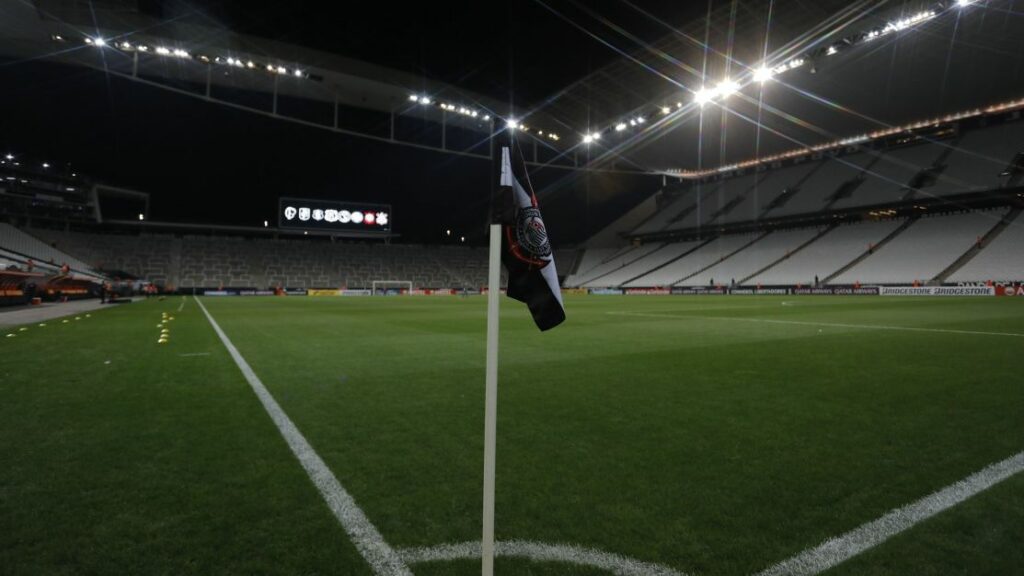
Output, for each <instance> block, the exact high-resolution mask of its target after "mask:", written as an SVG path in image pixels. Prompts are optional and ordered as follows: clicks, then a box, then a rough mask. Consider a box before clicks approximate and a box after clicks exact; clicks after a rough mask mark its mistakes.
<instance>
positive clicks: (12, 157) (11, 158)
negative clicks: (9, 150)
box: [4, 154, 14, 160]
mask: <svg viewBox="0 0 1024 576" xmlns="http://www.w3.org/2000/svg"><path fill="white" fill-rule="evenodd" d="M4 158H7V159H8V160H14V154H8V155H6V156H4Z"/></svg>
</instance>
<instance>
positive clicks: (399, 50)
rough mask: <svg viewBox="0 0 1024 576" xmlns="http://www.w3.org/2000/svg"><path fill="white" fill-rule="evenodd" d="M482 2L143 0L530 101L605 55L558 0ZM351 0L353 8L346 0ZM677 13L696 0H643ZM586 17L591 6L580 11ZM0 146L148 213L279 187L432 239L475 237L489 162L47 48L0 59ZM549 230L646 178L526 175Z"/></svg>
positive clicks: (189, 211) (559, 237)
mask: <svg viewBox="0 0 1024 576" xmlns="http://www.w3.org/2000/svg"><path fill="white" fill-rule="evenodd" d="M545 1H547V2H548V6H550V8H551V9H548V8H545V7H544V6H543V5H541V4H540V3H539V2H531V1H523V0H516V1H512V2H507V3H500V4H499V3H493V5H492V6H491V7H490V8H489V10H490V12H489V13H488V12H485V11H482V10H483V8H482V6H485V5H487V4H491V3H483V2H462V1H458V2H441V3H420V4H414V3H404V2H403V3H398V2H393V3H385V2H377V3H365V2H360V3H350V2H345V3H336V4H337V5H338V6H339V8H337V9H336V10H335V11H333V12H331V11H327V9H326V8H325V6H327V5H328V4H327V3H323V2H311V1H305V0H291V1H288V2H273V3H266V5H262V4H261V3H258V2H248V1H247V2H218V3H203V4H202V5H201V6H197V5H196V4H185V3H182V2H178V1H177V0H166V1H155V0H143V1H142V2H140V7H141V9H142V10H143V11H144V12H146V13H148V14H149V15H153V16H157V17H160V18H175V17H178V16H180V15H181V14H191V15H192V17H194V16H195V11H196V10H200V11H202V13H203V16H202V18H204V19H209V20H212V21H214V22H218V23H220V24H221V25H223V26H225V27H227V28H229V29H231V30H234V31H239V32H242V33H247V34H253V35H258V36H263V37H268V38H272V39H276V40H281V41H286V42H291V43H295V44H301V45H304V46H308V47H312V48H317V49H321V50H325V51H330V52H334V53H338V54H342V55H345V56H349V57H354V58H358V59H363V60H367V61H370V62H374V63H378V64H382V65H387V66H390V67H394V68H398V69H401V70H406V71H411V72H414V73H417V74H422V75H424V76H427V77H430V78H436V79H440V80H443V81H447V82H450V83H453V84H456V85H458V86H460V87H464V88H466V89H469V90H473V91H478V92H480V93H484V94H487V95H490V96H493V97H496V98H507V97H508V96H509V92H510V89H511V88H513V87H514V97H515V98H516V100H517V102H527V103H529V102H535V101H537V100H539V99H542V98H544V97H546V96H547V95H548V94H550V93H551V92H552V91H554V90H557V89H558V88H560V87H561V86H564V85H565V84H568V83H570V82H572V81H574V80H577V79H578V78H580V77H582V76H584V75H586V74H588V73H589V72H591V71H592V70H594V69H595V68H597V67H600V66H602V65H604V64H606V63H608V62H609V61H611V60H612V59H613V58H615V53H614V52H613V51H611V50H610V49H608V48H607V47H605V46H603V45H601V44H600V43H598V42H596V41H594V40H593V39H592V38H590V37H588V36H587V35H586V34H584V33H582V32H580V31H579V30H577V29H575V28H574V27H572V26H570V25H569V24H567V23H566V22H565V21H564V20H563V19H562V18H560V17H558V16H556V15H555V14H553V12H552V10H556V11H558V12H560V13H562V14H563V17H564V18H569V19H573V20H574V21H576V22H577V23H580V24H582V25H584V27H586V28H588V29H595V30H597V29H600V25H598V24H597V23H596V22H594V20H593V19H592V18H591V17H588V16H585V15H582V13H581V12H580V11H579V10H578V8H577V7H575V6H574V5H573V4H572V3H570V2H566V1H564V0H545ZM357 6H358V8H357ZM644 6H645V8H646V9H648V10H650V11H653V12H655V13H656V14H664V15H665V17H666V19H669V20H672V21H678V22H679V23H683V22H685V21H686V20H688V19H692V18H694V17H695V14H696V15H698V16H699V14H700V13H702V11H703V10H704V9H705V8H706V5H703V4H687V6H689V7H685V6H684V7H680V3H671V2H664V1H659V2H650V3H644ZM591 9H594V10H597V11H598V12H599V13H600V14H601V15H602V16H603V17H606V18H608V19H609V20H611V21H615V22H616V23H618V24H619V25H622V26H625V27H628V28H629V29H630V30H631V31H633V32H634V33H636V34H638V35H641V36H648V37H650V38H652V39H653V38H654V37H655V36H657V35H658V34H661V33H662V32H663V30H658V29H657V28H652V26H651V24H650V21H649V20H648V21H644V20H641V19H637V18H635V17H634V16H632V15H631V14H635V13H634V12H633V11H632V10H630V9H627V8H625V7H624V5H623V4H621V3H618V2H607V3H597V4H594V5H593V6H591ZM588 18H589V19H588ZM0 85H2V86H4V89H3V90H0V108H2V109H3V110H5V113H4V114H2V115H0V146H6V147H7V148H8V149H11V150H15V151H17V152H19V153H26V154H30V155H32V156H36V157H45V158H48V159H50V161H52V162H59V163H64V162H72V163H73V164H74V166H75V167H76V168H77V169H78V170H79V171H81V172H84V173H88V174H92V175H95V176H96V177H97V178H98V179H99V180H101V181H103V182H105V183H109V184H112V185H117V186H123V187H129V188H133V189H137V190H141V191H145V192H149V193H151V194H152V195H153V205H152V212H151V218H152V219H154V220H167V221H189V222H209V223H224V224H245V225H261V224H262V221H263V220H265V219H267V220H271V221H274V220H275V216H274V215H275V212H276V200H277V197H278V196H299V197H316V198H330V199H334V200H353V201H368V202H384V203H391V204H393V205H394V214H395V218H394V229H395V231H396V232H398V233H400V234H402V236H403V238H404V239H405V240H408V241H436V240H437V239H439V238H441V230H443V229H446V228H452V229H454V230H456V231H457V232H460V233H461V232H465V233H466V235H467V236H469V237H470V238H471V239H480V238H481V234H480V233H481V231H482V229H483V224H484V221H485V218H486V206H487V191H488V190H489V187H490V170H491V166H490V164H489V163H488V162H486V161H481V160H475V159H463V158H457V157H452V156H448V155H441V154H436V153H432V152H425V151H419V150H414V149H409V148H404V147H396V146H390V145H386V144H379V143H374V142H371V141H368V140H363V139H357V138H351V137H347V136H343V135H338V134H334V133H331V132H328V131H323V130H318V129H312V128H305V127H301V126H296V125H293V124H289V123H286V122H281V121H277V120H273V119H269V118H265V117H261V116H257V115H253V114H248V113H245V112H241V111H235V110H231V109H228V108H225V107H222V106H218V105H214V104H208V103H205V102H201V101H198V100H195V99H190V98H185V97H181V96H178V95H174V94H171V93H167V92H164V91H161V90H158V89H154V88H150V87H146V86H143V85H138V84H135V83H132V82H128V81H125V80H119V79H116V78H108V77H106V76H105V75H104V74H102V72H98V71H92V70H87V69H82V68H72V67H65V66H61V65H55V64H48V63H45V62H31V63H19V64H16V65H4V66H0ZM534 183H535V186H536V187H537V188H539V189H543V190H544V194H543V196H542V203H543V204H542V207H543V208H545V211H546V213H547V218H548V220H549V222H548V224H549V228H550V229H551V234H552V239H553V241H555V242H556V243H562V244H564V243H569V242H577V241H580V240H583V239H584V238H585V237H586V236H587V235H588V234H589V233H592V232H594V231H596V229H597V228H598V227H599V226H600V225H602V224H604V223H606V222H607V221H608V220H609V219H610V218H612V217H614V215H615V214H616V213H618V212H619V211H620V210H622V209H624V208H625V207H628V206H629V205H631V204H632V203H634V202H636V201H637V199H639V198H641V197H643V196H645V195H647V194H649V193H651V192H652V191H653V190H654V189H656V188H657V186H658V180H657V179H655V178H651V177H608V176H596V177H588V176H585V175H583V174H576V173H572V172H567V171H564V170H546V171H543V172H542V173H539V174H536V175H535V177H534Z"/></svg>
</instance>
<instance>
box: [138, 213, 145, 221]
mask: <svg viewBox="0 0 1024 576" xmlns="http://www.w3.org/2000/svg"><path fill="white" fill-rule="evenodd" d="M145 219H146V217H145V216H144V215H143V214H142V213H141V212H140V213H139V220H145Z"/></svg>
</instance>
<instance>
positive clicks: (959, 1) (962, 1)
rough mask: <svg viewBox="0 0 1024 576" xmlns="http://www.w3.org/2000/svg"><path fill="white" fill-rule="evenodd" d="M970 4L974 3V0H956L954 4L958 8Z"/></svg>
mask: <svg viewBox="0 0 1024 576" xmlns="http://www.w3.org/2000/svg"><path fill="white" fill-rule="evenodd" d="M971 4H974V0H956V5H957V6H959V7H960V8H963V7H965V6H970V5H971Z"/></svg>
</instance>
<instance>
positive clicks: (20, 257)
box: [0, 223, 103, 280]
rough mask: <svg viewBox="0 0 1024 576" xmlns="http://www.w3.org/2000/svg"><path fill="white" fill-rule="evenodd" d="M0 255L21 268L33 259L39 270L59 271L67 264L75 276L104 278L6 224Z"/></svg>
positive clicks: (0, 231) (1, 229)
mask: <svg viewBox="0 0 1024 576" xmlns="http://www.w3.org/2000/svg"><path fill="white" fill-rule="evenodd" d="M0 254H2V255H3V256H4V258H5V259H7V260H9V261H12V262H17V263H19V265H21V266H24V265H26V264H25V263H26V262H27V260H28V259H31V260H32V261H33V263H34V264H35V267H36V268H37V269H39V270H47V271H57V270H59V269H60V268H61V266H63V265H64V264H67V265H68V266H69V267H70V268H71V271H72V272H73V274H74V275H78V276H82V277H86V278H91V279H95V280H102V278H103V276H102V275H101V274H98V273H97V272H96V271H94V270H93V269H92V266H90V265H88V264H86V263H85V262H82V261H81V260H79V259H78V258H75V257H74V256H71V255H70V254H68V253H66V252H64V251H62V250H59V249H57V248H56V246H55V245H53V244H47V243H46V242H43V241H42V240H39V239H38V238H36V237H34V236H32V235H29V234H27V233H25V232H22V231H21V230H18V229H17V228H15V227H14V226H11V225H10V224H6V223H0Z"/></svg>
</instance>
